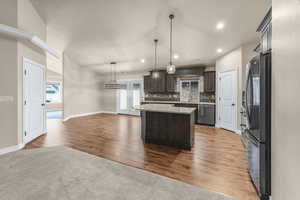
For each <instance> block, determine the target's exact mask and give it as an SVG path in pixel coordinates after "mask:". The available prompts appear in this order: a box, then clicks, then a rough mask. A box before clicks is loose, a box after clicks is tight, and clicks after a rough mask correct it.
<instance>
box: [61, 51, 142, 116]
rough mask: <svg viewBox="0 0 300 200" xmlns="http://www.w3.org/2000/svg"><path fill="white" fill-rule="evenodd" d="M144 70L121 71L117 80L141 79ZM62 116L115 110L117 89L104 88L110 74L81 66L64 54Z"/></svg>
mask: <svg viewBox="0 0 300 200" xmlns="http://www.w3.org/2000/svg"><path fill="white" fill-rule="evenodd" d="M144 73H145V72H132V73H122V74H118V75H117V79H118V80H129V79H142V78H143V75H144ZM63 74H64V118H68V117H70V116H73V115H79V114H85V113H93V112H109V113H116V112H117V91H116V90H110V89H104V84H105V83H106V82H108V81H110V80H111V76H110V74H101V73H97V72H95V71H93V70H90V69H89V68H88V67H81V66H80V65H78V64H77V63H76V62H75V60H74V59H71V58H70V57H69V56H67V55H65V56H64V72H63Z"/></svg>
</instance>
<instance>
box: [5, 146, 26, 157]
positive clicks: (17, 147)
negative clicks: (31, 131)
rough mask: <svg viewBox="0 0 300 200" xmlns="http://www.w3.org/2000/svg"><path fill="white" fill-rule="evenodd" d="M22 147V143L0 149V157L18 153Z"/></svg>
mask: <svg viewBox="0 0 300 200" xmlns="http://www.w3.org/2000/svg"><path fill="white" fill-rule="evenodd" d="M24 146H25V144H23V143H22V144H18V145H15V146H10V147H5V148H2V149H0V155H4V154H7V153H10V152H14V151H18V150H20V149H23V148H24Z"/></svg>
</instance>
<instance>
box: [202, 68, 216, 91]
mask: <svg viewBox="0 0 300 200" xmlns="http://www.w3.org/2000/svg"><path fill="white" fill-rule="evenodd" d="M215 81H216V73H215V72H214V71H211V72H205V73H204V92H215V88H216V83H215Z"/></svg>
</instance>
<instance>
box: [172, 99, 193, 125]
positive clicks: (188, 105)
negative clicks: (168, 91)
mask: <svg viewBox="0 0 300 200" xmlns="http://www.w3.org/2000/svg"><path fill="white" fill-rule="evenodd" d="M175 106H176V107H186V108H196V110H195V118H194V119H195V123H196V124H197V121H198V104H190V103H187V104H184V103H178V104H175Z"/></svg>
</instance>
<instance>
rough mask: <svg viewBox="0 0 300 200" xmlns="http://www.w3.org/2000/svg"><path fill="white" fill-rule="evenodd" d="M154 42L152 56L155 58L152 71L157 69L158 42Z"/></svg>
mask: <svg viewBox="0 0 300 200" xmlns="http://www.w3.org/2000/svg"><path fill="white" fill-rule="evenodd" d="M154 42H155V43H154V44H155V46H154V56H155V61H154V71H156V68H157V42H158V40H157V39H155V40H154Z"/></svg>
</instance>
